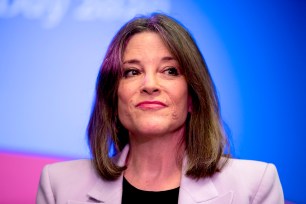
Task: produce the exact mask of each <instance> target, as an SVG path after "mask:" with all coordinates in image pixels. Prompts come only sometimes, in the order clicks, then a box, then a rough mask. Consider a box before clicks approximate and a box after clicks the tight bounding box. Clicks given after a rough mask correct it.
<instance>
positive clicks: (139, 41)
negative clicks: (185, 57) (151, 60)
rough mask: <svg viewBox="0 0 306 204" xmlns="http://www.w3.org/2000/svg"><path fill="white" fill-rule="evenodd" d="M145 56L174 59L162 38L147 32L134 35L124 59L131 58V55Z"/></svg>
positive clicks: (127, 45) (126, 48)
mask: <svg viewBox="0 0 306 204" xmlns="http://www.w3.org/2000/svg"><path fill="white" fill-rule="evenodd" d="M145 54H149V55H150V54H151V55H156V54H159V55H168V56H169V57H170V56H171V57H173V56H172V54H171V52H170V50H169V49H168V47H167V46H166V44H165V43H164V41H163V40H162V38H161V36H160V35H159V34H158V33H156V32H152V31H145V32H141V33H137V34H135V35H133V36H132V37H131V38H130V39H129V40H128V41H127V44H126V47H125V49H124V52H123V58H126V57H129V56H131V55H137V56H139V57H141V56H142V55H145Z"/></svg>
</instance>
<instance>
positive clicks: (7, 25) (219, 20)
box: [0, 0, 306, 203]
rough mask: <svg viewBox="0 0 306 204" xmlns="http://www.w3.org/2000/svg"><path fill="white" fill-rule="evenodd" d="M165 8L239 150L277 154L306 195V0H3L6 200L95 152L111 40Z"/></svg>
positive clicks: (298, 194)
mask: <svg viewBox="0 0 306 204" xmlns="http://www.w3.org/2000/svg"><path fill="white" fill-rule="evenodd" d="M156 11H161V12H164V13H167V14H169V15H171V16H173V17H175V18H176V19H177V20H179V21H180V22H181V23H183V24H184V25H185V26H186V27H187V28H188V29H189V30H190V32H191V33H192V34H193V36H194V38H195V39H196V41H197V43H198V45H199V47H200V49H201V51H202V53H203V55H204V57H205V59H206V62H207V64H208V67H209V69H210V71H211V74H212V77H213V79H214V81H215V84H216V86H217V90H218V94H219V97H220V101H221V107H222V115H223V118H224V121H225V122H226V123H227V126H228V132H229V137H230V138H231V141H232V153H233V156H234V157H238V158H242V159H254V160H262V161H265V162H271V163H274V164H275V165H276V166H277V169H278V172H279V175H280V179H281V182H282V184H283V189H284V193H285V197H286V199H287V200H289V201H291V202H294V203H306V196H305V193H304V188H303V186H304V184H305V182H306V175H305V172H306V167H305V165H304V163H305V153H306V151H305V148H306V146H305V142H306V139H305V136H306V134H305V130H304V127H305V125H306V124H305V115H306V110H305V104H306V96H305V88H306V86H305V85H306V83H305V81H306V70H305V69H306V66H305V62H306V60H305V58H306V40H305V36H306V1H299V0H293V1H285V0H283V1H272V0H269V1H263V0H261V1H248V2H241V1H239V3H238V1H231V2H229V1H214V2H213V1H204V0H198V1H196V0H190V1H183V0H178V1H174V0H117V1H111V0H75V1H72V0H40V1H39V0H0V97H1V98H0V99H1V100H0V162H1V164H0V165H1V168H0V175H1V179H2V182H0V190H1V192H0V200H5V199H7V201H9V200H10V199H11V200H14V199H15V201H16V193H17V195H18V194H20V196H19V199H21V200H22V199H24V200H25V199H28V201H29V202H30V200H31V199H32V200H31V201H33V199H34V197H35V191H36V189H37V186H36V185H37V182H38V179H39V174H40V171H41V168H42V166H43V165H44V164H46V163H51V162H54V161H59V160H66V159H77V158H88V157H90V154H89V150H88V147H87V143H86V126H87V122H88V119H89V115H90V111H91V106H92V101H93V98H94V86H95V81H96V77H97V73H98V69H99V66H100V64H101V62H102V59H103V57H104V54H105V51H106V49H107V46H108V45H109V43H110V41H111V39H112V37H113V36H114V34H115V33H116V31H118V29H119V28H120V27H121V26H122V25H123V23H125V22H126V21H127V20H129V19H130V18H132V17H134V16H135V15H137V14H148V13H150V12H156ZM34 168H35V169H34ZM25 169H27V171H26V172H25ZM16 175H17V176H19V177H16ZM25 177H26V179H27V180H26V181H25V182H24V183H21V182H20V179H25ZM14 178H15V180H14ZM16 178H17V179H16ZM14 182H15V183H16V185H19V189H20V192H19V191H18V190H16V186H15V183H14ZM29 184H31V185H32V186H31V187H29V188H31V190H29V192H28V195H25V194H22V193H25V192H27V191H26V190H25V188H28V187H26V185H29ZM33 186H34V187H33ZM16 191H17V192H16ZM13 193H14V196H12V194H13ZM21 194H22V195H21ZM23 196H28V197H27V198H26V197H23ZM13 197H15V198H13Z"/></svg>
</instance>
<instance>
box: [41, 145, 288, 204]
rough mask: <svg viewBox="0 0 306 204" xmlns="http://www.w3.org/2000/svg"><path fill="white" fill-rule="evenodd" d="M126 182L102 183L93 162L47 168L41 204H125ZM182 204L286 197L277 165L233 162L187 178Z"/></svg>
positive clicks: (266, 202) (279, 202) (269, 201)
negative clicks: (209, 174) (200, 176)
mask: <svg viewBox="0 0 306 204" xmlns="http://www.w3.org/2000/svg"><path fill="white" fill-rule="evenodd" d="M127 153H128V147H126V148H125V149H124V150H123V151H122V154H121V156H120V158H119V160H118V164H119V165H124V164H125V159H126V157H127ZM184 163H186V162H184ZM184 167H185V164H184V165H183V170H184ZM122 180H123V176H120V178H119V179H117V180H115V181H105V180H102V179H101V178H100V177H99V176H98V175H97V174H96V173H95V170H94V168H93V167H92V164H91V162H90V160H76V161H68V162H61V163H56V164H51V165H47V166H46V167H45V168H44V170H43V172H42V175H41V179H40V184H39V189H38V192H37V198H36V199H37V204H46V203H48V204H52V203H60V204H62V203H63V204H64V203H68V204H82V203H83V204H85V203H104V204H121V197H122V182H123V181H122ZM178 203H179V204H196V203H197V204H199V203H202V204H230V203H231V204H247V203H253V204H255V203H258V204H259V203H260V204H283V203H284V196H283V190H282V187H281V183H280V180H279V177H278V174H277V171H276V168H275V166H274V165H273V164H267V163H264V162H258V161H247V160H237V159H230V161H229V162H228V164H227V165H226V166H225V167H224V168H223V169H222V171H221V172H219V173H216V174H214V176H212V177H210V178H205V179H200V180H198V181H196V180H194V179H191V178H189V177H186V176H185V175H184V174H183V175H182V178H181V184H180V191H179V201H178Z"/></svg>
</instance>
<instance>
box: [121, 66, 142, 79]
mask: <svg viewBox="0 0 306 204" xmlns="http://www.w3.org/2000/svg"><path fill="white" fill-rule="evenodd" d="M139 74H140V71H139V70H138V69H135V68H128V69H126V70H124V71H123V77H124V78H128V77H132V76H136V75H139Z"/></svg>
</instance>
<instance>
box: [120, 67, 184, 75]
mask: <svg viewBox="0 0 306 204" xmlns="http://www.w3.org/2000/svg"><path fill="white" fill-rule="evenodd" d="M163 73H165V74H167V75H171V76H178V75H179V74H180V73H179V70H178V69H177V68H175V67H167V68H166V69H165V70H164V71H163ZM139 74H140V71H139V70H138V69H136V68H128V69H126V70H124V71H123V77H124V78H129V77H132V76H136V75H139Z"/></svg>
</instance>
